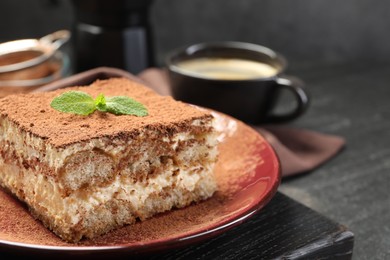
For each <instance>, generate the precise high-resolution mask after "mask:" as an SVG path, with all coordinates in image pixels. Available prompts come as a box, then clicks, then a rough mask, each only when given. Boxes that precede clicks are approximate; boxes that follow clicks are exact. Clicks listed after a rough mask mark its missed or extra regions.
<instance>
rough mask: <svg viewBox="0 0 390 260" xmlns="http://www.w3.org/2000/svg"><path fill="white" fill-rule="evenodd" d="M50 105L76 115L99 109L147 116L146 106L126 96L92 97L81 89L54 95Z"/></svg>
mask: <svg viewBox="0 0 390 260" xmlns="http://www.w3.org/2000/svg"><path fill="white" fill-rule="evenodd" d="M50 106H51V107H52V108H54V109H55V110H58V111H60V112H64V113H73V114H77V115H89V114H92V113H93V112H95V110H99V111H101V112H109V113H112V114H115V115H135V116H147V115H148V110H147V109H146V107H145V106H144V105H143V104H142V103H140V102H138V101H136V100H134V99H132V98H130V97H127V96H115V97H105V96H104V95H103V94H100V95H98V96H97V97H96V98H95V99H93V98H92V97H91V96H90V95H89V94H87V93H85V92H82V91H68V92H65V93H62V94H61V95H59V96H58V97H55V98H54V99H53V100H52V102H51V103H50Z"/></svg>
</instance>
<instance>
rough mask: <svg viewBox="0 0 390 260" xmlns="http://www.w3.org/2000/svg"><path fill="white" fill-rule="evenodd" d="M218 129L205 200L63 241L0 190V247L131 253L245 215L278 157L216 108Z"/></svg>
mask: <svg viewBox="0 0 390 260" xmlns="http://www.w3.org/2000/svg"><path fill="white" fill-rule="evenodd" d="M216 116H217V120H218V128H219V130H220V131H221V133H220V136H219V138H220V140H221V144H220V146H219V149H220V157H219V161H218V163H217V166H216V177H217V181H218V186H219V189H218V192H217V193H216V194H215V195H214V196H213V197H212V198H211V199H209V200H207V201H204V202H202V203H199V204H196V205H191V206H189V207H187V208H184V209H178V210H173V211H170V212H167V213H164V214H160V215H158V216H156V217H153V218H151V219H149V220H147V221H144V222H139V223H136V224H135V225H132V226H126V227H124V228H121V229H118V230H116V231H113V232H110V233H108V234H106V235H103V236H101V237H99V238H96V239H93V240H85V241H82V242H80V243H78V244H69V243H65V242H63V241H62V240H61V239H59V238H58V237H57V236H55V235H54V234H53V233H51V232H50V231H48V230H47V229H46V228H45V227H44V226H43V225H42V224H41V223H40V222H39V221H36V220H34V219H33V218H32V217H31V216H30V214H29V212H28V210H27V209H26V207H25V205H23V204H21V203H19V202H18V201H17V200H15V199H14V198H13V197H12V196H10V195H8V194H6V193H4V192H3V191H0V249H2V250H6V251H11V252H23V253H28V254H30V253H31V254H39V255H46V256H48V255H49V256H50V255H53V256H55V255H57V256H58V255H59V254H61V256H64V255H67V256H78V255H86V254H88V255H89V256H91V255H96V256H102V255H127V254H128V255H131V254H140V253H145V252H147V253H150V252H156V251H159V250H165V249H172V248H176V247H181V246H185V245H189V244H194V243H197V242H201V241H203V240H205V239H209V238H211V237H214V236H216V235H218V234H221V233H222V232H224V231H226V230H228V229H229V228H232V227H234V226H236V225H239V224H240V223H242V222H243V221H244V220H246V219H248V218H250V217H251V216H252V215H253V214H255V213H256V212H257V211H258V210H260V209H261V208H262V207H263V206H264V205H265V204H267V203H268V202H269V200H270V199H271V198H272V196H273V195H274V194H275V192H276V190H277V188H278V186H279V183H280V168H279V161H278V158H277V156H276V155H275V153H274V151H273V149H272V148H271V146H270V145H269V144H268V143H267V142H266V141H265V140H264V138H263V137H262V136H261V135H259V134H258V133H257V132H255V131H254V130H253V129H252V128H250V127H249V126H247V125H245V124H243V123H241V122H239V121H236V120H234V119H231V118H230V117H226V116H223V115H220V114H216Z"/></svg>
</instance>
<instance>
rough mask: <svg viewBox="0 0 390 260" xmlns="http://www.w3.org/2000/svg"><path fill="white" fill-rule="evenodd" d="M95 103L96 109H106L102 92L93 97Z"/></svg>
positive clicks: (104, 110) (103, 110)
mask: <svg viewBox="0 0 390 260" xmlns="http://www.w3.org/2000/svg"><path fill="white" fill-rule="evenodd" d="M95 105H96V108H97V110H99V111H102V112H106V111H107V105H106V98H105V97H104V95H103V94H100V95H99V96H97V98H95Z"/></svg>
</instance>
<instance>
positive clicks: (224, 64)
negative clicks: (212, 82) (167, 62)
mask: <svg viewBox="0 0 390 260" xmlns="http://www.w3.org/2000/svg"><path fill="white" fill-rule="evenodd" d="M176 66H177V67H178V68H179V69H180V71H181V72H182V73H185V74H188V75H191V76H195V77H201V78H207V79H217V80H247V79H258V78H268V77H272V76H275V75H276V74H277V73H278V70H277V69H276V68H275V67H273V66H271V65H269V64H266V63H262V62H258V61H252V60H245V59H237V58H195V59H190V60H185V61H180V62H178V63H177V64H176Z"/></svg>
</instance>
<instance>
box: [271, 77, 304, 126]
mask: <svg viewBox="0 0 390 260" xmlns="http://www.w3.org/2000/svg"><path fill="white" fill-rule="evenodd" d="M276 84H277V86H278V87H279V88H283V89H287V90H289V91H290V92H291V93H292V94H293V95H294V97H295V99H296V100H297V102H298V103H297V106H296V107H295V109H294V110H292V111H291V112H288V113H286V114H281V115H270V116H269V117H268V120H267V121H268V122H270V123H279V122H286V121H290V120H292V119H295V118H297V117H299V116H300V115H302V114H303V113H304V112H305V111H306V110H307V108H308V106H309V103H310V97H309V93H308V92H307V90H306V89H305V88H304V85H305V84H304V83H303V81H302V80H301V79H299V78H297V77H293V76H286V75H283V76H280V77H278V78H277V79H276Z"/></svg>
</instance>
